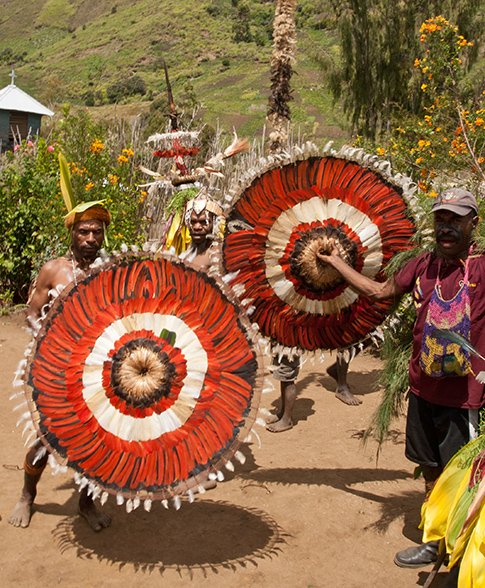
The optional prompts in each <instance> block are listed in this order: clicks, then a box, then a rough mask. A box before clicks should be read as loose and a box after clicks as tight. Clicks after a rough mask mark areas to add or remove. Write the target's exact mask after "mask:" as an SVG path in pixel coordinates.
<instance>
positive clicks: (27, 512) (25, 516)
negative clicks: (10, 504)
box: [8, 496, 32, 528]
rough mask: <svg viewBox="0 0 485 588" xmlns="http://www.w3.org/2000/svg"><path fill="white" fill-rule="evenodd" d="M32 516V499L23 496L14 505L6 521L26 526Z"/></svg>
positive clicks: (14, 524) (15, 525)
mask: <svg viewBox="0 0 485 588" xmlns="http://www.w3.org/2000/svg"><path fill="white" fill-rule="evenodd" d="M31 516H32V501H31V500H30V499H28V498H26V497H24V496H22V497H21V498H20V500H19V501H18V502H17V504H16V505H15V506H14V509H13V511H12V514H11V515H10V517H9V519H8V522H9V523H10V524H11V525H13V526H14V527H23V528H25V527H28V526H29V524H30V517H31Z"/></svg>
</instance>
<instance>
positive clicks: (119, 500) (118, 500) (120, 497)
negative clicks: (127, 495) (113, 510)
mask: <svg viewBox="0 0 485 588" xmlns="http://www.w3.org/2000/svg"><path fill="white" fill-rule="evenodd" d="M124 502H125V499H124V497H123V495H122V494H117V495H116V504H117V505H118V506H121V505H122V504H124Z"/></svg>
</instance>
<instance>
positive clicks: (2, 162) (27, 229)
mask: <svg viewBox="0 0 485 588" xmlns="http://www.w3.org/2000/svg"><path fill="white" fill-rule="evenodd" d="M127 137H129V142H128V140H127ZM135 144H136V145H135ZM140 145H141V141H140V139H139V135H138V134H137V132H136V129H135V130H134V129H132V128H125V127H123V126H119V127H116V128H106V127H103V126H101V125H100V124H96V123H94V122H93V120H92V119H91V118H90V117H89V115H88V114H87V113H86V112H84V111H80V112H79V113H77V114H71V113H70V112H69V110H68V109H66V110H65V112H64V117H63V119H62V121H61V122H60V123H59V124H58V125H57V126H56V127H54V129H53V130H52V131H51V135H50V138H49V142H47V141H46V140H45V139H43V138H40V139H38V140H36V141H26V142H23V143H22V144H21V145H17V146H16V147H15V150H14V151H13V152H7V153H5V154H3V155H1V156H0V208H1V210H2V215H1V216H0V230H1V232H2V236H3V239H2V241H1V242H0V306H3V305H7V304H11V303H22V302H25V301H26V299H27V293H28V288H29V284H30V282H31V280H32V279H33V277H34V276H35V274H36V273H37V272H38V270H39V268H40V267H41V265H42V264H43V263H44V262H45V261H47V259H49V258H52V257H56V256H59V255H62V254H63V253H64V252H65V251H66V249H67V247H68V243H69V236H68V234H67V232H66V229H65V228H64V224H63V216H64V215H65V214H66V212H67V211H66V210H65V208H64V203H63V200H62V197H61V195H60V189H59V164H58V153H59V151H60V150H62V152H63V153H64V154H65V155H66V157H67V159H68V162H69V166H70V169H71V177H72V183H73V187H74V192H75V198H76V201H77V202H85V201H89V200H99V199H105V200H106V204H107V206H108V207H109V209H110V212H111V216H112V222H111V225H110V228H109V231H108V237H109V243H110V246H111V248H117V247H119V246H120V245H121V244H122V243H138V244H141V243H142V242H143V241H144V239H145V237H144V221H143V218H142V212H141V208H142V203H143V199H144V197H145V196H146V193H145V192H144V191H143V190H141V189H140V188H138V185H139V184H141V183H143V179H142V178H141V177H140V176H139V172H138V162H139V158H140V157H141V156H142V150H141V147H140ZM135 150H136V151H135Z"/></svg>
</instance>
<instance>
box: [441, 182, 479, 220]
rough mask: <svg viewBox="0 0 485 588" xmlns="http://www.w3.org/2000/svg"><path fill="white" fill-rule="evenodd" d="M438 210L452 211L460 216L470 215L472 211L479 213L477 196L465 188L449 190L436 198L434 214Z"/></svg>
mask: <svg viewBox="0 0 485 588" xmlns="http://www.w3.org/2000/svg"><path fill="white" fill-rule="evenodd" d="M437 210H451V212H454V213H456V214H459V215H460V216H465V215H466V214H469V213H470V212H471V211H472V210H473V211H474V212H478V204H477V199H476V198H475V196H474V195H473V194H472V193H471V192H469V191H468V190H465V189H464V188H448V190H445V191H444V192H441V194H440V195H439V196H438V197H437V198H436V200H435V201H434V203H433V208H432V209H431V211H432V212H436V211H437Z"/></svg>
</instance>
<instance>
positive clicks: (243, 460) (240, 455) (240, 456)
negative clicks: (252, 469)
mask: <svg viewBox="0 0 485 588" xmlns="http://www.w3.org/2000/svg"><path fill="white" fill-rule="evenodd" d="M234 457H235V458H236V459H237V461H238V462H239V463H240V464H243V465H244V464H245V463H246V456H245V455H244V453H242V452H241V451H236V453H235V454H234Z"/></svg>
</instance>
